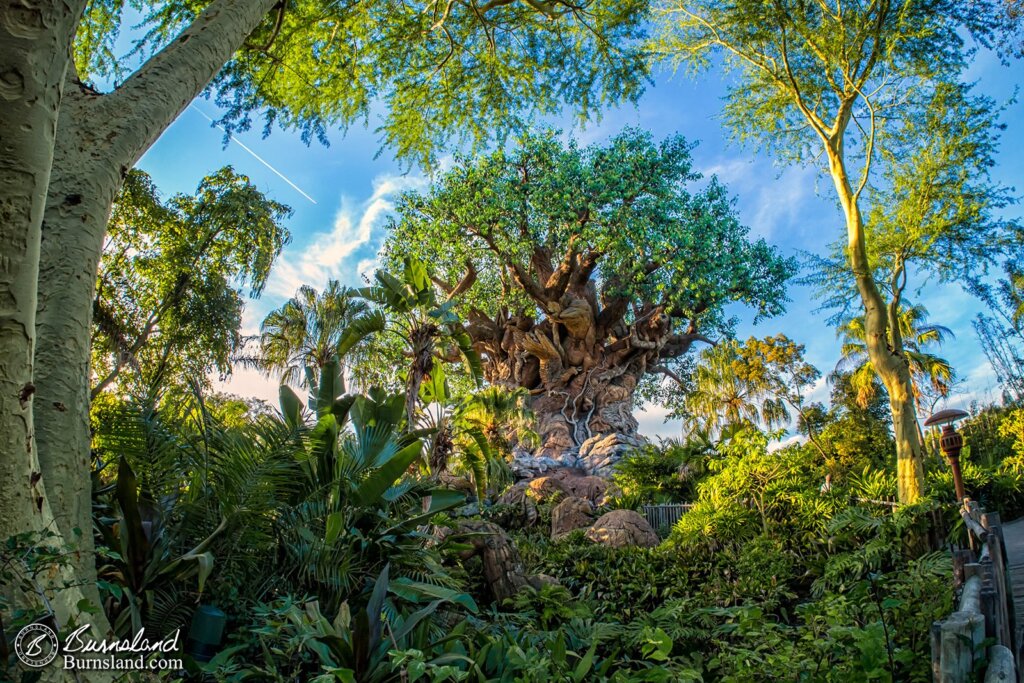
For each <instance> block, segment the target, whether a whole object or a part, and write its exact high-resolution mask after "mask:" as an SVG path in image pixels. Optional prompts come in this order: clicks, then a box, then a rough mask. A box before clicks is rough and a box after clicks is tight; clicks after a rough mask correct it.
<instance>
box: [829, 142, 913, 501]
mask: <svg viewBox="0 0 1024 683" xmlns="http://www.w3.org/2000/svg"><path fill="white" fill-rule="evenodd" d="M840 130H841V129H840ZM827 152H828V162H829V172H830V174H831V177H832V181H833V183H834V184H835V187H836V192H837V193H838V195H839V203H840V205H841V206H842V209H843V214H844V217H845V219H846V231H847V238H848V239H847V251H848V256H849V259H850V268H851V270H852V271H853V275H854V278H855V280H856V283H857V291H858V293H859V294H860V298H861V302H862V303H863V304H864V332H865V341H866V344H867V351H868V357H869V358H870V359H871V363H872V365H873V366H874V368H875V372H876V373H878V376H879V379H881V380H882V384H883V385H885V388H886V390H887V391H888V393H889V407H890V409H891V411H892V418H893V419H892V423H893V432H894V436H895V438H896V478H897V485H898V495H899V500H900V502H901V503H913V502H915V501H917V500H918V499H919V498H920V497H921V496H922V495H923V494H924V444H923V443H922V442H921V438H920V432H919V430H918V424H917V410H916V408H915V405H914V385H913V381H912V379H911V376H910V365H909V364H908V362H907V358H906V355H905V354H904V353H903V349H902V342H901V340H900V339H899V331H898V322H896V321H893V322H892V323H890V320H889V317H890V316H889V308H890V307H887V306H886V304H885V301H884V300H883V298H882V295H881V293H880V292H879V291H878V287H877V285H876V284H875V281H874V278H873V277H872V273H871V268H870V265H869V263H868V257H867V247H866V243H865V234H864V218H863V216H862V215H861V212H860V207H859V206H858V202H857V196H856V195H855V193H854V191H853V189H852V187H851V185H850V180H849V176H848V175H847V172H846V166H845V160H844V158H843V148H842V132H840V133H839V134H838V135H836V136H833V139H832V140H831V141H829V143H828V144H827ZM893 303H894V304H895V303H898V302H893ZM893 324H895V325H896V326H897V327H896V331H895V333H893V331H892V329H891V328H892V325H893Z"/></svg>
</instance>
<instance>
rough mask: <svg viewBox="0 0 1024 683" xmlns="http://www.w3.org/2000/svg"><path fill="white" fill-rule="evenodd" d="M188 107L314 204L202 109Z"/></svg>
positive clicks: (193, 105) (194, 106)
mask: <svg viewBox="0 0 1024 683" xmlns="http://www.w3.org/2000/svg"><path fill="white" fill-rule="evenodd" d="M188 106H189V107H191V108H192V109H195V110H196V111H197V112H199V114H200V115H201V116H202V117H203V118H204V119H206V120H207V121H209V122H210V123H212V124H213V125H215V126H216V127H217V128H220V129H221V130H223V131H224V132H225V133H227V136H228V139H229V140H231V142H234V143H235V144H237V145H238V146H239V147H241V148H242V149H244V150H245V151H246V152H248V153H249V154H251V155H252V156H253V158H254V159H256V161H258V162H260V163H261V164H263V165H264V166H266V167H267V168H269V169H270V170H271V171H273V172H274V173H275V174H276V175H277V177H278V178H280V179H281V180H283V181H285V182H286V183H288V184H289V185H291V187H292V189H293V190H295V191H296V192H298V193H299V194H301V195H302V196H303V197H305V198H306V199H308V200H309V201H311V202H313V203H314V204H316V200H315V199H313V198H312V197H310V196H309V195H308V194H306V193H305V192H303V191H302V189H301V188H300V187H299V186H298V185H296V184H295V183H293V182H292V181H290V180H288V178H287V177H286V176H285V175H284V174H283V173H281V172H280V171H278V170H277V169H276V168H274V167H273V166H271V165H270V164H269V163H267V160H266V159H264V158H263V157H261V156H260V155H259V154H257V153H256V152H254V151H252V150H251V149H249V148H248V147H247V146H246V145H245V143H244V142H242V141H241V140H239V139H238V138H236V137H235V136H234V135H232V134H231V133H228V131H227V130H225V129H224V126H222V125H220V124H219V123H217V122H216V121H214V120H213V119H211V118H210V117H209V116H207V115H206V112H204V111H203V110H202V109H200V108H199V107H197V106H196V105H195V104H194V103H190V104H189V105H188Z"/></svg>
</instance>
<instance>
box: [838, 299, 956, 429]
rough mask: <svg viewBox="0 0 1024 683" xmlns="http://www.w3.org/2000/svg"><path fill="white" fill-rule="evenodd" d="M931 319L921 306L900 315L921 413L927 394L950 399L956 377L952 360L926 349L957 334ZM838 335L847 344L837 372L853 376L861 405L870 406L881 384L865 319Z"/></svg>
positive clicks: (907, 308) (853, 322) (848, 325)
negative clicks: (872, 357)
mask: <svg viewBox="0 0 1024 683" xmlns="http://www.w3.org/2000/svg"><path fill="white" fill-rule="evenodd" d="M927 317H928V309H926V308H925V307H924V306H921V305H914V306H904V307H903V308H902V309H900V311H899V316H898V324H899V333H900V336H901V337H902V338H903V353H904V354H905V355H906V357H907V365H908V366H909V367H910V376H911V381H912V382H913V386H914V400H915V401H916V402H917V407H918V409H919V410H920V409H922V408H924V404H922V403H921V401H922V399H923V398H924V397H925V395H926V394H929V393H934V394H936V395H938V396H940V397H945V396H947V395H948V394H949V390H950V388H951V387H952V385H953V383H954V380H955V376H956V375H955V372H954V370H953V366H952V365H950V363H949V361H948V360H946V359H945V358H941V357H940V356H937V355H935V354H934V353H929V352H928V351H927V350H926V349H927V348H928V347H930V346H938V345H940V344H942V342H943V341H945V340H946V339H947V338H950V337H952V336H953V331H952V330H950V329H949V328H948V327H943V326H942V325H934V324H929V323H927V322H925V321H926V320H927ZM838 334H839V336H840V338H841V339H842V341H843V343H842V347H841V349H840V353H841V354H842V356H843V357H842V360H840V361H839V364H838V365H837V366H836V372H837V373H847V372H848V373H849V375H850V384H851V385H852V387H853V388H854V390H856V392H857V401H858V402H859V403H860V404H861V406H867V405H868V403H870V401H871V400H872V399H873V398H874V394H875V392H876V391H877V389H878V385H877V384H876V382H875V375H876V373H875V369H874V367H873V366H872V365H871V358H870V357H869V356H868V351H867V341H866V334H865V330H864V319H863V318H851V319H849V320H848V321H846V323H845V324H843V325H842V326H841V327H840V328H839V331H838ZM929 389H930V390H931V391H929Z"/></svg>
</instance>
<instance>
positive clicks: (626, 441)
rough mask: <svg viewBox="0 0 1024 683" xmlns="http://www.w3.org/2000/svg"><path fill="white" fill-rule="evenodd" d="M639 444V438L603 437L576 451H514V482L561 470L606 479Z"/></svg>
mask: <svg viewBox="0 0 1024 683" xmlns="http://www.w3.org/2000/svg"><path fill="white" fill-rule="evenodd" d="M643 444H644V439H643V437H639V436H628V435H625V434H604V435H597V436H593V437H591V438H589V439H587V440H586V441H584V442H583V443H582V444H581V445H580V447H579V448H566V449H565V450H563V451H561V452H560V453H557V454H553V453H550V452H549V451H548V450H547V449H541V450H540V451H538V452H537V453H532V452H530V451H528V450H526V449H522V448H517V449H516V450H515V451H514V452H513V459H512V463H511V467H512V472H513V473H514V474H515V476H516V478H517V479H526V480H529V479H535V478H537V477H540V476H544V475H545V474H549V473H551V472H553V471H556V470H560V469H564V468H569V469H574V470H579V471H580V472H581V473H582V474H585V475H592V476H598V477H610V476H611V474H612V472H613V471H614V469H615V465H616V463H618V462H619V460H621V459H622V458H623V457H624V456H625V455H626V454H627V453H629V451H631V450H633V449H634V448H638V447H640V446H642V445H643Z"/></svg>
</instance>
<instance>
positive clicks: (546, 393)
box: [470, 257, 701, 456]
mask: <svg viewBox="0 0 1024 683" xmlns="http://www.w3.org/2000/svg"><path fill="white" fill-rule="evenodd" d="M584 260H585V257H584ZM572 272H573V273H574V274H573V276H572V278H573V279H575V280H576V281H577V282H580V281H582V282H583V284H576V285H575V286H569V287H567V288H565V289H564V290H562V291H563V293H562V294H561V295H560V296H558V295H557V293H558V288H557V287H556V288H554V292H555V294H556V297H555V298H553V299H552V300H545V299H544V297H543V294H544V291H545V290H538V292H537V293H538V299H539V300H540V301H542V302H544V303H543V310H544V311H545V313H546V314H547V315H546V317H545V318H544V319H543V320H542V321H540V322H535V320H534V319H533V318H532V317H530V316H527V315H522V314H519V315H512V314H509V313H507V312H503V313H501V314H499V316H498V317H497V318H496V319H491V318H486V317H484V316H479V315H477V316H474V317H473V318H472V320H471V325H470V332H471V333H472V334H473V337H474V340H475V341H476V343H477V348H478V349H480V350H481V352H482V355H483V357H484V372H485V374H486V376H487V380H488V381H489V382H491V383H492V384H498V385H502V386H507V387H509V388H515V387H524V388H526V389H528V390H529V391H530V393H531V396H532V400H531V407H532V409H533V411H534V413H535V414H536V416H537V425H538V433H539V434H540V436H541V439H542V444H543V445H542V447H541V450H540V452H539V455H547V456H559V455H562V454H564V453H566V452H568V451H572V450H574V449H578V448H579V447H580V446H581V445H582V444H583V443H584V442H585V441H586V440H588V439H590V438H592V437H597V436H608V435H611V434H616V435H620V436H622V437H626V439H625V440H626V441H631V440H632V438H633V437H635V435H636V432H637V421H636V419H635V418H634V417H633V393H634V392H635V390H636V387H637V384H638V383H639V382H640V379H641V378H642V377H643V376H644V374H645V373H648V372H654V371H657V370H659V369H660V366H659V362H660V361H661V360H662V359H666V358H674V357H676V356H679V355H681V354H682V353H685V352H686V350H688V349H689V347H690V345H691V344H692V342H693V341H694V340H695V339H701V337H700V335H697V334H696V333H695V331H693V330H692V329H691V330H690V331H689V333H688V334H674V333H673V331H672V321H671V319H670V318H669V316H668V315H666V314H665V312H664V309H663V308H662V307H661V306H658V305H655V304H646V305H644V306H643V308H642V310H640V311H638V312H637V315H636V320H635V321H634V322H632V323H631V324H628V325H627V324H626V323H625V322H624V320H623V313H624V310H625V306H626V303H625V302H624V301H621V300H617V299H614V298H611V297H609V298H606V299H605V300H604V301H603V302H601V303H599V302H598V299H597V295H596V292H595V288H594V285H593V283H592V282H591V281H588V280H587V278H589V275H590V269H589V268H588V267H587V265H586V263H583V264H575V267H574V268H573V269H572ZM556 275H557V271H556V272H555V274H554V275H552V276H551V277H555V276H556ZM546 291H550V289H548V290H546ZM602 304H603V305H602Z"/></svg>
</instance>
